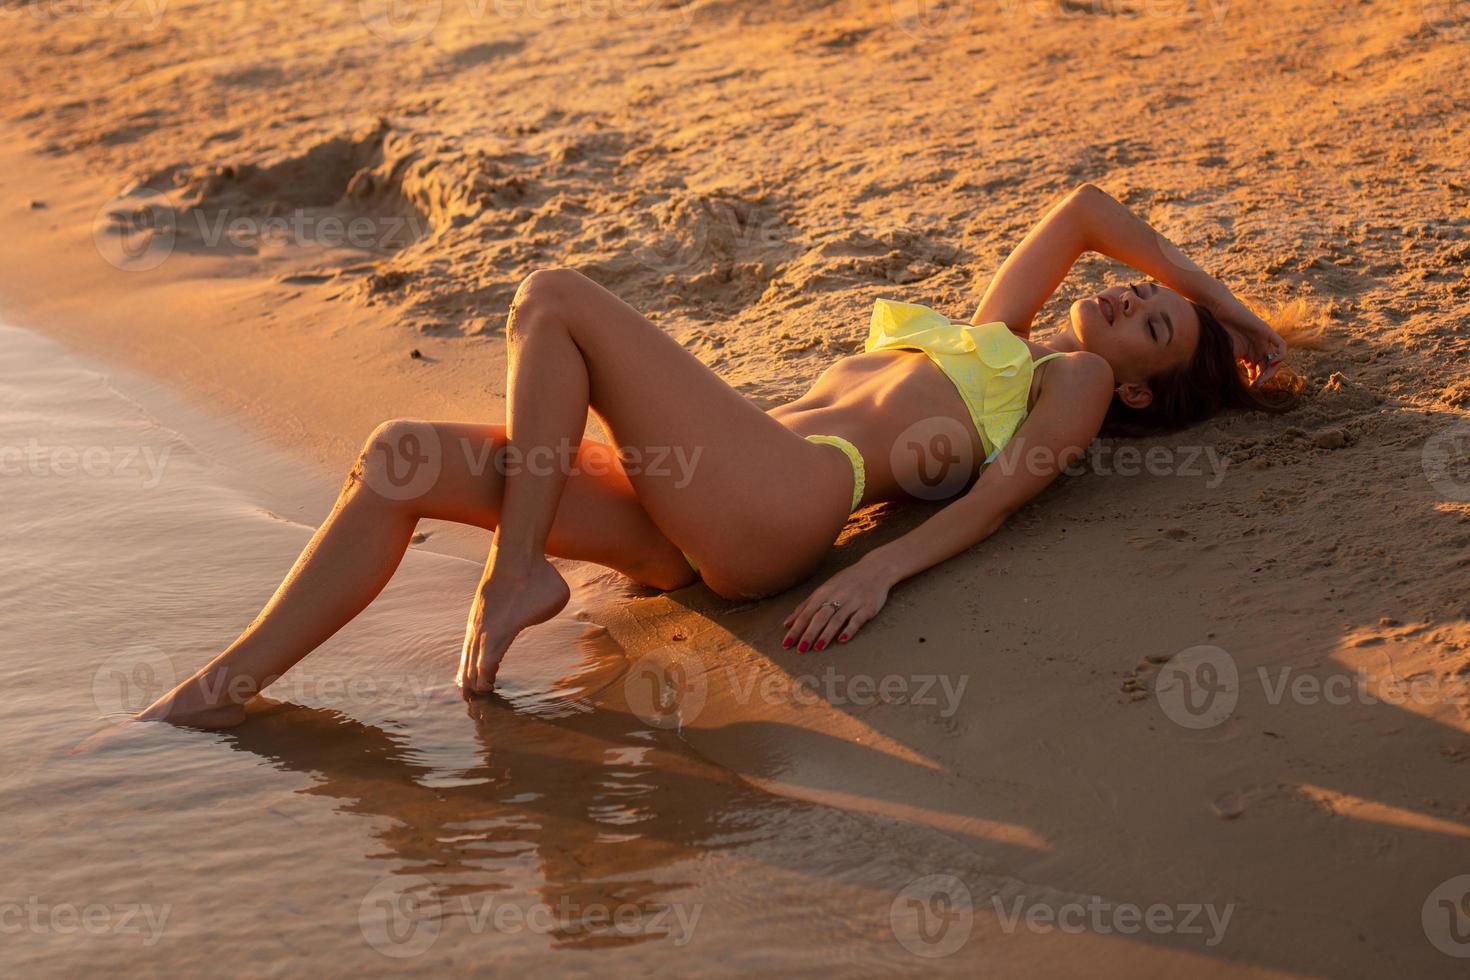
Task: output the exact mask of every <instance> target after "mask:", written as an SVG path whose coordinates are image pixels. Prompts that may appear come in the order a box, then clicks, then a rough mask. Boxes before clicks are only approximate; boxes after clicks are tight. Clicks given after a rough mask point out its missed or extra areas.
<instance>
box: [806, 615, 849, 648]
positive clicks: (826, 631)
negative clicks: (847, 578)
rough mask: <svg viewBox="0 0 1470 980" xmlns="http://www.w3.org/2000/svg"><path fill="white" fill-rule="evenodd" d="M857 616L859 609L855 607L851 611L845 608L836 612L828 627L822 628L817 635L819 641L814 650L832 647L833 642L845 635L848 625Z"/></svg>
mask: <svg viewBox="0 0 1470 980" xmlns="http://www.w3.org/2000/svg"><path fill="white" fill-rule="evenodd" d="M856 614H857V609H856V608H855V607H854V608H851V609H849V608H848V607H846V606H843V607H842V608H841V609H838V610H837V611H835V612H834V613H833V614H832V618H831V619H829V620H827V625H826V626H824V627H822V631H821V632H820V633H818V634H817V639H816V641H815V642H814V643H813V644H812V649H814V650H825V649H826V648H827V647H828V646H829V645H831V643H832V641H833V640H835V639H837V637H838V636H839V635H842V634H843V632H844V631H845V630H846V629H847V624H848V623H849V622H851V621H852V617H853V616H854V615H856Z"/></svg>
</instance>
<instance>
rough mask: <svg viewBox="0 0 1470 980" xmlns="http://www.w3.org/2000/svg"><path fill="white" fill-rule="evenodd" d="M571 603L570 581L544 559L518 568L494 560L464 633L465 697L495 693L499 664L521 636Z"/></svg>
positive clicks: (462, 674) (462, 678)
mask: <svg viewBox="0 0 1470 980" xmlns="http://www.w3.org/2000/svg"><path fill="white" fill-rule="evenodd" d="M571 598H572V590H571V589H570V588H569V587H568V586H567V581H566V579H564V578H562V577H561V573H560V572H558V571H557V570H556V569H555V568H553V567H552V565H551V562H549V561H547V560H546V559H545V557H539V556H538V557H537V558H535V559H532V560H530V561H526V562H520V561H510V560H505V559H502V557H501V556H500V555H498V554H497V555H494V556H492V558H491V563H490V573H489V575H488V576H487V577H486V578H485V580H484V581H483V582H481V583H480V589H479V591H478V592H477V593H476V594H475V601H474V604H473V605H472V606H471V607H470V618H469V623H468V625H467V626H466V628H465V639H464V651H463V653H462V654H461V656H460V661H459V676H458V677H457V678H456V680H457V681H458V682H459V684H460V686H461V687H463V688H464V690H465V692H466V693H475V694H484V693H487V692H489V691H490V690H492V689H493V688H494V686H495V674H496V672H497V671H498V670H499V669H500V661H501V659H502V658H504V657H505V651H506V650H507V649H509V648H510V645H511V643H512V642H513V641H514V640H515V638H516V637H517V636H518V635H520V632H521V630H523V629H525V628H526V627H528V626H535V625H536V624H537V623H544V622H546V621H547V620H548V619H550V618H551V617H553V616H555V615H556V614H557V613H559V612H561V611H562V609H563V608H565V606H566V604H567V602H568V601H570V599H571Z"/></svg>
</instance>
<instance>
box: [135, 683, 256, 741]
mask: <svg viewBox="0 0 1470 980" xmlns="http://www.w3.org/2000/svg"><path fill="white" fill-rule="evenodd" d="M200 686H201V685H200V682H199V680H198V679H197V678H190V679H189V680H187V681H185V682H184V683H183V684H180V685H179V686H178V687H176V688H174V689H173V690H172V691H170V692H169V693H167V694H165V695H164V696H163V697H161V698H159V699H158V700H157V701H155V702H153V704H152V705H150V706H149V707H148V709H147V710H145V711H144V712H142V713H141V714H140V715H138V718H137V720H138V721H166V722H168V723H169V724H171V725H183V726H185V727H186V728H207V729H220V728H234V727H235V726H236V725H238V724H240V723H241V722H243V721H244V720H245V706H244V705H242V704H236V703H235V702H234V701H226V702H225V703H223V704H216V703H212V702H210V701H209V700H208V699H207V698H206V697H205V694H204V692H203V691H201V690H198V688H199V687H200Z"/></svg>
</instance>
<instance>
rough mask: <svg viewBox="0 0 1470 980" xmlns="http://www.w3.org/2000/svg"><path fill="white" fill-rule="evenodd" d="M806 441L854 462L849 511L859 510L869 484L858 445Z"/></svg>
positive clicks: (692, 565)
mask: <svg viewBox="0 0 1470 980" xmlns="http://www.w3.org/2000/svg"><path fill="white" fill-rule="evenodd" d="M806 441H807V442H815V443H817V444H819V445H823V446H836V447H837V448H838V449H840V450H842V455H844V456H846V457H847V461H848V462H849V463H851V464H852V506H851V507H850V508H849V509H848V513H849V514H850V513H852V512H853V511H855V510H857V509H858V504H860V503H862V502H863V490H864V489H865V488H866V487H867V485H868V469H867V467H866V466H865V465H864V464H863V454H862V453H860V452H858V447H856V446H854V445H853V444H852V443H851V442H848V441H847V440H846V439H844V438H842V437H841V436H807V437H806ZM684 560H685V561H687V562H688V563H689V567H690V568H692V569H694V570H695V571H696V572H697V571H699V566H698V565H696V564H695V563H694V559H693V558H690V557H689V555H688V553H687V552H686V553H685V554H684Z"/></svg>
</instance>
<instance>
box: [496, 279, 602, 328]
mask: <svg viewBox="0 0 1470 980" xmlns="http://www.w3.org/2000/svg"><path fill="white" fill-rule="evenodd" d="M587 281H588V280H587V278H586V277H585V276H583V275H582V274H581V273H580V272H578V271H576V270H575V269H560V268H559V269H537V270H536V271H535V272H533V273H531V274H530V275H529V276H527V277H526V278H524V279H522V280H521V284H520V286H518V287H517V288H516V294H515V298H514V299H512V300H511V303H510V320H509V323H508V325H507V328H506V329H507V331H508V332H509V333H512V334H514V333H517V332H524V331H525V330H526V329H527V328H529V327H531V326H533V325H535V324H537V323H541V322H545V321H546V320H547V319H549V318H554V317H556V316H558V315H560V314H561V313H562V312H563V311H564V310H565V309H566V305H567V301H568V300H569V299H570V298H571V297H572V296H573V295H574V294H575V293H576V291H577V290H578V289H579V288H580V287H581V286H582V285H584V284H585V283H586V282H587Z"/></svg>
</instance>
